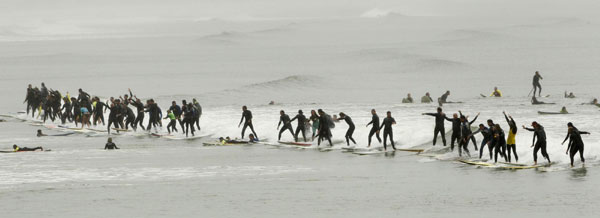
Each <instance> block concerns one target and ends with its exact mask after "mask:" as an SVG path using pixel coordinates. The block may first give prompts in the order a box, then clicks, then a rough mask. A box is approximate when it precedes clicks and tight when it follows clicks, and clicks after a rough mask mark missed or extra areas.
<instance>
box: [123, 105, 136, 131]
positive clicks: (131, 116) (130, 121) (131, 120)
mask: <svg viewBox="0 0 600 218" xmlns="http://www.w3.org/2000/svg"><path fill="white" fill-rule="evenodd" d="M123 108H124V109H125V111H126V112H125V115H126V116H127V118H126V119H125V129H129V126H131V128H132V129H133V130H134V131H136V130H137V128H136V127H135V113H133V110H131V108H129V107H128V106H127V105H125V104H123Z"/></svg>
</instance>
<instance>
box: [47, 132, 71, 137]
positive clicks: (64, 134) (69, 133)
mask: <svg viewBox="0 0 600 218" xmlns="http://www.w3.org/2000/svg"><path fill="white" fill-rule="evenodd" d="M73 134H75V133H74V132H68V133H63V134H55V135H48V136H70V135H73Z"/></svg>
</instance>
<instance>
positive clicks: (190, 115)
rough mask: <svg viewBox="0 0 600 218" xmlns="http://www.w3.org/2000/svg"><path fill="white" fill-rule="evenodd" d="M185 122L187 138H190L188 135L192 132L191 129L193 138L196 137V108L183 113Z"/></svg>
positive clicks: (186, 109) (189, 108) (187, 109)
mask: <svg viewBox="0 0 600 218" xmlns="http://www.w3.org/2000/svg"><path fill="white" fill-rule="evenodd" d="M183 122H184V123H185V129H184V131H185V136H186V137H187V136H188V133H189V132H190V129H191V133H192V136H194V131H196V130H195V129H194V108H192V107H186V108H185V111H183Z"/></svg>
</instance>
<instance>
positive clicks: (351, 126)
mask: <svg viewBox="0 0 600 218" xmlns="http://www.w3.org/2000/svg"><path fill="white" fill-rule="evenodd" d="M341 119H343V120H344V121H346V123H347V124H348V131H346V136H345V137H346V144H347V145H348V146H350V141H352V142H353V143H354V144H356V141H354V138H352V135H353V134H354V129H356V127H355V126H354V122H352V118H350V116H348V115H346V116H344V118H340V120H341Z"/></svg>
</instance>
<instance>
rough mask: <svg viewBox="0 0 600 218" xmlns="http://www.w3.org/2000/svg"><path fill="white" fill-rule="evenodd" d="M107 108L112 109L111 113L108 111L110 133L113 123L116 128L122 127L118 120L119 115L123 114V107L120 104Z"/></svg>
mask: <svg viewBox="0 0 600 218" xmlns="http://www.w3.org/2000/svg"><path fill="white" fill-rule="evenodd" d="M106 108H107V109H109V110H110V113H108V124H107V125H106V127H107V130H108V134H110V126H111V125H112V124H114V126H115V127H114V128H116V129H118V128H120V127H119V123H118V122H117V117H119V116H121V108H120V107H119V105H115V106H112V107H106Z"/></svg>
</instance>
